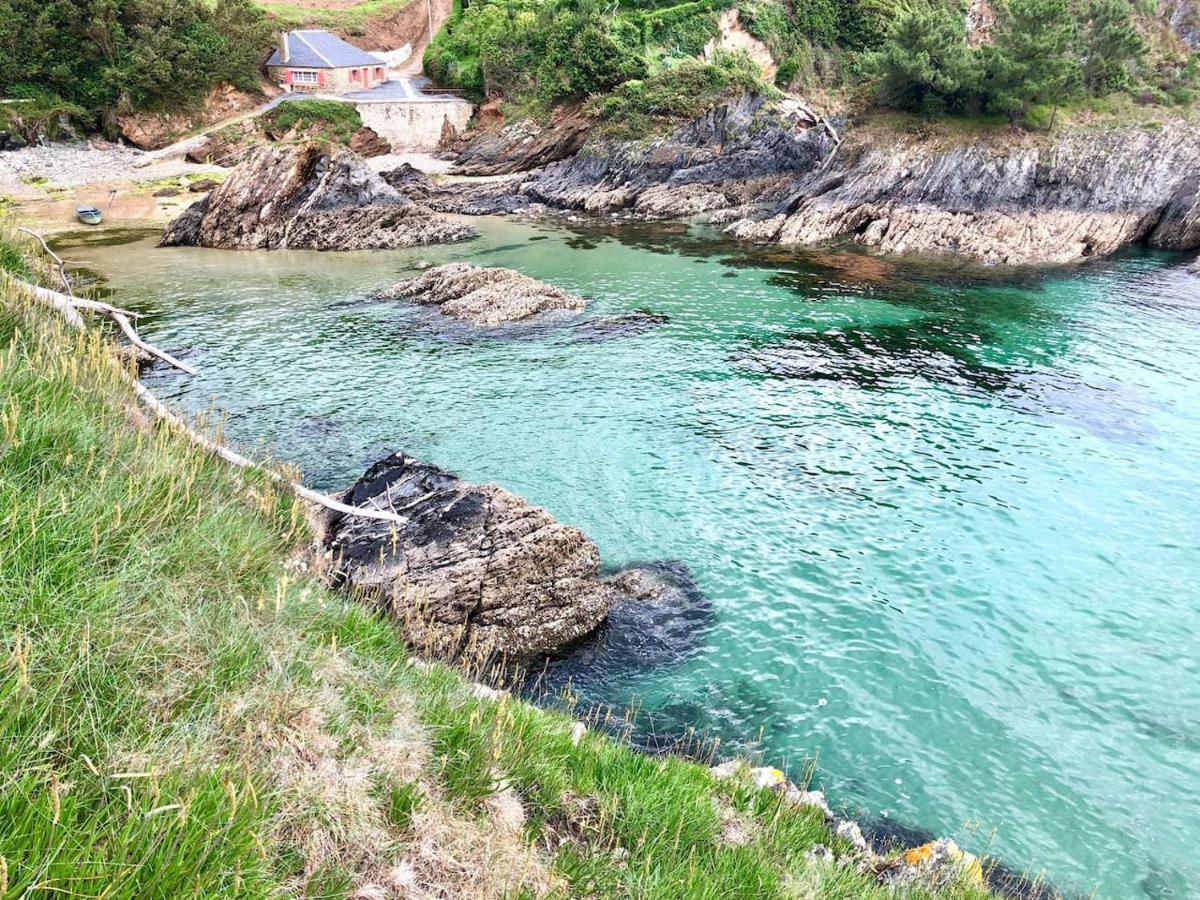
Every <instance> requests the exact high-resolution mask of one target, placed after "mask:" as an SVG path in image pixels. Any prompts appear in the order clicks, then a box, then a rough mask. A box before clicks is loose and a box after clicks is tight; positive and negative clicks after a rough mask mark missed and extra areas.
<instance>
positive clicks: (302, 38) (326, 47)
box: [267, 31, 384, 69]
mask: <svg viewBox="0 0 1200 900" xmlns="http://www.w3.org/2000/svg"><path fill="white" fill-rule="evenodd" d="M283 39H284V40H285V41H287V47H288V60H287V62H284V61H283V59H282V57H280V55H279V50H278V49H277V50H276V51H275V52H274V53H272V54H271V58H270V59H268V60H267V65H268V66H287V67H288V68H297V69H342V68H345V67H347V66H382V65H384V61H383V60H382V59H380V58H379V57H378V56H374V55H372V54H370V53H367V51H365V50H359V49H358V48H357V47H355V46H354V45H353V44H347V43H346V42H345V41H343V40H342V39H341V38H340V37H336V36H335V35H332V34H330V33H329V32H328V31H285V32H284V33H283Z"/></svg>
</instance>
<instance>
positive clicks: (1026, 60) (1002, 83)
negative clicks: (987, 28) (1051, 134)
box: [985, 0, 1082, 129]
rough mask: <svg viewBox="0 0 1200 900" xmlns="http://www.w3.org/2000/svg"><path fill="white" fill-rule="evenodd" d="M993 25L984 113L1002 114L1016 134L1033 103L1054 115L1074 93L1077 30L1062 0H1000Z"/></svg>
mask: <svg viewBox="0 0 1200 900" xmlns="http://www.w3.org/2000/svg"><path fill="white" fill-rule="evenodd" d="M996 24H997V27H996V30H995V31H994V35H995V40H994V42H993V43H992V44H991V45H990V46H989V47H988V48H987V50H986V54H985V56H986V71H987V76H986V82H985V88H986V92H987V102H988V106H989V108H991V109H993V110H996V111H998V112H1004V113H1007V114H1008V116H1009V122H1010V124H1011V125H1012V127H1013V128H1014V129H1015V128H1016V127H1017V122H1018V121H1019V120H1020V118H1021V117H1022V116H1024V115H1026V114H1027V113H1028V112H1029V109H1030V107H1031V106H1033V104H1035V103H1045V104H1049V105H1051V106H1053V107H1054V109H1055V111H1057V109H1058V106H1059V105H1060V104H1062V103H1064V102H1066V101H1067V100H1070V99H1071V98H1072V97H1073V96H1076V95H1077V94H1078V92H1079V89H1080V86H1081V84H1082V73H1081V71H1080V66H1079V61H1078V58H1077V54H1076V47H1077V41H1078V34H1079V29H1078V24H1077V21H1076V19H1075V16H1074V15H1073V14H1072V10H1071V7H1070V6H1069V5H1068V2H1067V0H1005V2H1004V3H1003V4H1001V6H1000V8H999V15H998V18H997V23H996ZM1051 124H1053V119H1052V120H1051Z"/></svg>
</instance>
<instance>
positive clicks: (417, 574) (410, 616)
mask: <svg viewBox="0 0 1200 900" xmlns="http://www.w3.org/2000/svg"><path fill="white" fill-rule="evenodd" d="M344 499H345V501H346V502H347V503H351V504H353V505H355V506H371V507H375V508H378V509H388V510H395V511H396V512H398V513H400V514H401V515H403V516H405V517H406V518H407V519H408V523H407V524H406V525H404V526H401V527H399V528H395V526H393V525H392V524H391V523H388V522H379V521H373V520H369V519H358V518H346V517H341V516H339V517H337V518H335V519H334V520H333V521H332V522H331V524H330V526H329V529H328V533H327V538H326V542H327V546H328V548H329V550H331V551H332V553H333V558H334V572H335V580H336V581H337V582H338V583H340V584H343V585H344V586H346V587H348V588H349V589H350V590H351V591H352V592H353V593H354V594H356V595H358V596H360V597H362V598H364V599H366V600H368V601H370V602H372V603H373V604H375V605H377V606H379V607H380V608H382V609H384V610H387V611H390V612H391V613H392V614H393V615H394V616H395V618H396V620H397V621H398V622H399V624H400V626H401V627H402V628H403V629H404V631H405V634H406V637H407V638H408V640H409V641H410V642H411V643H412V644H413V645H415V646H417V647H419V648H422V649H424V650H426V651H428V652H430V653H433V654H436V655H439V656H446V657H457V656H461V655H464V654H466V655H469V656H471V657H477V656H486V655H488V654H492V653H503V654H507V655H509V656H515V657H524V656H531V655H535V654H539V653H545V652H548V651H551V650H554V649H557V648H559V647H561V646H563V645H565V644H567V643H569V642H570V641H573V640H575V639H577V638H580V637H582V636H584V635H586V634H587V633H589V632H590V631H592V630H593V629H595V628H596V626H597V625H599V624H600V623H601V622H602V621H603V620H604V618H605V616H606V615H607V614H608V611H609V610H610V609H611V608H612V606H613V604H614V603H616V602H617V600H618V599H620V596H621V595H620V592H619V590H618V589H617V588H616V587H615V586H613V585H611V584H608V583H606V582H605V581H604V580H603V579H602V578H601V577H600V553H599V551H598V550H597V549H596V545H595V544H594V543H592V541H590V540H589V539H588V538H587V536H586V535H584V533H583V532H582V531H580V530H579V529H578V528H575V527H573V526H570V525H563V524H561V523H559V522H556V521H555V520H554V519H553V517H551V515H550V514H549V513H548V512H546V511H545V510H544V509H539V508H538V507H535V506H530V505H529V504H528V503H526V502H525V501H524V500H522V499H521V498H520V497H517V496H514V495H513V494H511V493H509V492H508V491H506V490H504V489H503V488H501V487H498V486H496V485H492V484H484V485H477V484H470V483H468V482H465V481H461V480H460V479H459V478H457V477H456V476H454V475H452V474H450V473H449V472H446V471H444V470H442V469H439V468H437V467H436V466H433V465H430V464H428V463H422V462H418V461H417V460H415V459H412V458H411V457H408V456H405V455H404V454H394V455H392V456H389V457H387V458H386V459H383V460H381V461H380V462H378V463H376V464H375V465H373V466H372V467H371V468H370V469H368V470H367V472H366V473H365V474H364V475H363V476H362V477H361V478H360V479H359V480H358V481H357V482H355V483H354V485H353V486H352V487H351V488H350V489H349V491H347V492H346V495H345V497H344ZM394 528H395V530H393V529H394Z"/></svg>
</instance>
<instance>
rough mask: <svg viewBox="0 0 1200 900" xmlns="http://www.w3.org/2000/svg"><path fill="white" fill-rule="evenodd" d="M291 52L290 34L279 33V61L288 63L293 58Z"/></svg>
mask: <svg viewBox="0 0 1200 900" xmlns="http://www.w3.org/2000/svg"><path fill="white" fill-rule="evenodd" d="M291 55H292V54H291V52H290V51H289V50H288V33H287V32H286V31H281V32H279V61H280V62H281V63H287V61H288V59H290V58H291Z"/></svg>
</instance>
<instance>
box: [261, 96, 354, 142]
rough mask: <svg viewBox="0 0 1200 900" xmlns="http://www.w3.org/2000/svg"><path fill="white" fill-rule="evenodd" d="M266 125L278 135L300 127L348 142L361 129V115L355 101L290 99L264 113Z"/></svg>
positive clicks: (306, 130)
mask: <svg viewBox="0 0 1200 900" xmlns="http://www.w3.org/2000/svg"><path fill="white" fill-rule="evenodd" d="M262 124H263V127H264V128H265V129H266V130H267V131H270V132H272V133H275V134H284V133H286V132H289V131H291V130H292V129H293V128H298V129H300V130H303V131H305V132H306V133H309V134H311V133H312V132H313V131H317V132H318V134H319V135H320V136H322V137H324V138H326V139H328V140H331V141H337V142H339V143H343V144H348V143H350V138H352V137H353V136H354V132H356V131H358V130H359V129H360V128H362V117H361V116H360V115H359V114H358V109H356V108H355V106H354V104H353V103H343V102H342V101H340V100H288V101H286V102H284V103H280V104H279V105H278V106H276V107H275V108H274V109H272V110H271V111H270V112H267V113H264V114H263V116H262Z"/></svg>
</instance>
